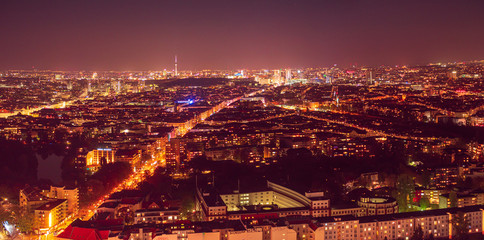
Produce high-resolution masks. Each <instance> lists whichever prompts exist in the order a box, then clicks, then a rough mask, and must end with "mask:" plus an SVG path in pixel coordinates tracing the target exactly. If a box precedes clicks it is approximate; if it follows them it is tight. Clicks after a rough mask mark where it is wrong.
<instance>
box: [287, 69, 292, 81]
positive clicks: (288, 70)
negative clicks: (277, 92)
mask: <svg viewBox="0 0 484 240" xmlns="http://www.w3.org/2000/svg"><path fill="white" fill-rule="evenodd" d="M291 78H292V72H291V69H286V83H290V82H291Z"/></svg>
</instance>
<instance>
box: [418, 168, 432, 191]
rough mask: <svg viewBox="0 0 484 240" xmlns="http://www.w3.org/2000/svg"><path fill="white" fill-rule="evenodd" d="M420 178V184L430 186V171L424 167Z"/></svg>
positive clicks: (425, 186)
mask: <svg viewBox="0 0 484 240" xmlns="http://www.w3.org/2000/svg"><path fill="white" fill-rule="evenodd" d="M420 178H421V181H422V186H423V187H424V188H428V187H429V186H430V181H431V174H430V172H429V171H428V170H427V169H425V170H424V171H423V172H422V175H421V176H420Z"/></svg>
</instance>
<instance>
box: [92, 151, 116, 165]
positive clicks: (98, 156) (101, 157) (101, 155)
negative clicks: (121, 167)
mask: <svg viewBox="0 0 484 240" xmlns="http://www.w3.org/2000/svg"><path fill="white" fill-rule="evenodd" d="M115 154H116V151H115V150H113V149H111V148H98V149H95V150H92V151H90V152H88V153H87V155H86V166H87V167H88V168H98V167H100V166H101V165H103V164H108V163H113V162H115ZM103 161H105V162H103Z"/></svg>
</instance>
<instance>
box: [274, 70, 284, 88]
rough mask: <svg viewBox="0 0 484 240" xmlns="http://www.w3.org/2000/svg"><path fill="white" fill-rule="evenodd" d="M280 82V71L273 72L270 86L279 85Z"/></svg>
mask: <svg viewBox="0 0 484 240" xmlns="http://www.w3.org/2000/svg"><path fill="white" fill-rule="evenodd" d="M281 83H282V81H281V70H274V76H273V77H272V84H275V85H280V84H281Z"/></svg>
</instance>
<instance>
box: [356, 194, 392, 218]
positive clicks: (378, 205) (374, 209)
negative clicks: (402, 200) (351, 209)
mask: <svg viewBox="0 0 484 240" xmlns="http://www.w3.org/2000/svg"><path fill="white" fill-rule="evenodd" d="M358 206H359V207H361V208H363V209H365V211H366V216H372V215H386V214H393V213H398V204H397V200H395V199H394V198H390V197H362V198H360V200H358Z"/></svg>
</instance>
